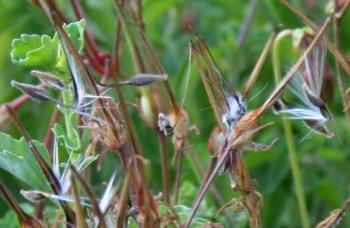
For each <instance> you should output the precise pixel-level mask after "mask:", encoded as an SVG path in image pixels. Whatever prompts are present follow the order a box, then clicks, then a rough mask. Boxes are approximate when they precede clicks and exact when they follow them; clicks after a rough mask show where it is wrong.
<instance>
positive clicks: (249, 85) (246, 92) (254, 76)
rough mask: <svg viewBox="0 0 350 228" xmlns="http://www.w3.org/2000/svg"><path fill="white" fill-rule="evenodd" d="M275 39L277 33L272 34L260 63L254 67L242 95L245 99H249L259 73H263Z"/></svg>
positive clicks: (259, 60)
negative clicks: (262, 70) (262, 69)
mask: <svg viewBox="0 0 350 228" xmlns="http://www.w3.org/2000/svg"><path fill="white" fill-rule="evenodd" d="M274 39H275V33H271V34H270V36H269V38H268V40H267V42H266V44H265V47H264V49H263V51H262V53H261V55H260V57H259V59H258V62H257V63H256V64H255V67H254V69H253V71H252V73H251V74H250V76H249V79H248V81H247V83H246V85H245V87H244V89H243V93H242V95H243V97H245V98H247V97H248V95H249V93H250V90H251V88H252V87H253V85H254V83H255V81H256V79H257V78H258V76H259V73H260V71H261V68H262V67H263V64H264V62H265V60H266V57H267V55H268V54H269V52H270V50H271V47H272V44H273V41H274Z"/></svg>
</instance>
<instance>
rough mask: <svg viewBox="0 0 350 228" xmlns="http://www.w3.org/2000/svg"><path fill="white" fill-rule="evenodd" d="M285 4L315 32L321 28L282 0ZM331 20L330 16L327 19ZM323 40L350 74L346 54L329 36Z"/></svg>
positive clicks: (344, 7) (347, 3)
mask: <svg viewBox="0 0 350 228" xmlns="http://www.w3.org/2000/svg"><path fill="white" fill-rule="evenodd" d="M280 1H281V2H282V3H283V4H284V5H285V6H287V7H288V9H290V10H291V11H292V12H293V13H295V14H296V15H297V16H298V17H300V19H301V20H302V21H303V22H304V23H305V24H306V25H308V26H310V27H311V28H312V29H313V30H314V31H315V32H317V31H319V30H321V29H320V28H319V27H318V26H317V25H316V24H315V23H313V22H312V21H311V20H309V19H308V18H307V17H306V16H305V15H304V14H303V13H301V12H300V11H299V10H297V9H296V8H294V7H293V6H292V5H291V4H289V2H288V1H286V0H280ZM349 3H350V1H347V2H346V4H345V5H344V6H343V8H342V9H341V10H340V12H339V13H338V14H337V16H338V17H339V18H341V17H342V15H343V14H344V12H345V11H346V9H347V8H348V6H349ZM327 20H329V18H328V19H327ZM322 40H323V41H324V42H325V43H326V45H327V48H328V50H329V51H330V52H331V53H332V54H333V55H334V57H335V58H336V60H337V61H338V63H339V64H340V66H341V67H342V68H343V69H344V70H345V71H346V72H347V74H348V75H349V76H350V64H349V63H348V61H347V60H346V58H345V56H344V55H343V54H342V53H341V52H340V51H339V50H338V49H337V47H336V46H335V45H334V44H333V43H332V42H331V41H330V40H329V39H328V38H327V37H325V36H324V37H322Z"/></svg>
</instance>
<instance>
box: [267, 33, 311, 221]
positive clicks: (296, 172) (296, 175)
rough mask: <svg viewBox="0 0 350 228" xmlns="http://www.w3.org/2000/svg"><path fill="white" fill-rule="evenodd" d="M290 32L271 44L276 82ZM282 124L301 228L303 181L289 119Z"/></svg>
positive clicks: (304, 218) (305, 214)
mask: <svg viewBox="0 0 350 228" xmlns="http://www.w3.org/2000/svg"><path fill="white" fill-rule="evenodd" d="M292 32H293V31H292V30H284V31H282V32H280V33H279V34H278V35H277V37H276V39H275V42H274V44H273V48H272V63H273V69H274V77H275V81H276V83H278V82H279V81H280V80H281V79H282V75H281V65H280V59H279V49H280V45H281V41H282V40H283V39H284V38H286V37H289V36H290V35H291V33H292ZM282 124H283V129H284V133H285V137H286V141H287V148H288V156H289V162H290V166H291V169H292V175H293V180H294V184H295V192H296V197H297V201H298V206H299V212H300V216H301V222H302V225H303V228H309V227H310V220H309V215H308V212H307V207H306V202H305V195H304V188H303V181H302V176H301V171H300V166H299V162H298V155H297V150H296V147H295V142H294V138H293V130H292V127H291V124H290V121H289V120H288V119H286V118H282Z"/></svg>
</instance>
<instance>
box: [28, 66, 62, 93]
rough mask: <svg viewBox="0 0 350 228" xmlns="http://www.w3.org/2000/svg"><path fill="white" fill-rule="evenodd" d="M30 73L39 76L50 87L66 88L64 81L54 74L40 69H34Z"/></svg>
mask: <svg viewBox="0 0 350 228" xmlns="http://www.w3.org/2000/svg"><path fill="white" fill-rule="evenodd" d="M30 73H31V74H32V75H34V76H36V77H38V78H39V80H40V81H41V82H42V83H43V84H44V85H46V86H48V87H53V88H56V89H59V90H62V89H64V84H63V82H61V81H60V80H59V79H58V78H57V77H56V76H55V75H54V74H51V73H49V72H44V71H39V70H32V71H31V72H30Z"/></svg>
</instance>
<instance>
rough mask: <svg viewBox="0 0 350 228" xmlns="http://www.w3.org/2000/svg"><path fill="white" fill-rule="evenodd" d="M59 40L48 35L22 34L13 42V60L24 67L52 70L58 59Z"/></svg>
mask: <svg viewBox="0 0 350 228" xmlns="http://www.w3.org/2000/svg"><path fill="white" fill-rule="evenodd" d="M58 45H59V43H58V39H57V38H51V37H50V36H48V35H42V36H40V35H37V34H33V35H28V34H22V35H21V37H20V38H17V39H14V40H13V41H12V44H11V47H12V50H11V59H12V61H13V62H15V63H17V64H19V65H21V66H24V67H39V68H44V69H52V68H53V67H54V66H55V64H56V62H57V58H58V54H57V50H58Z"/></svg>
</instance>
